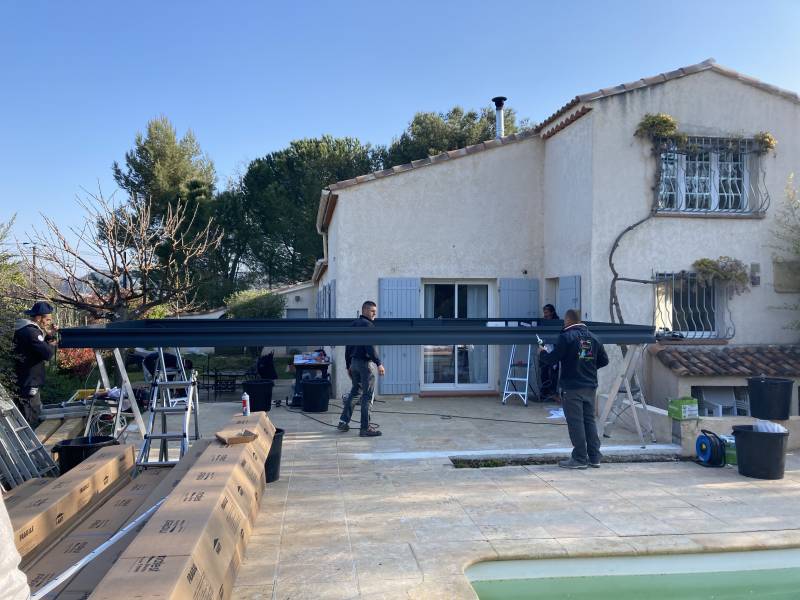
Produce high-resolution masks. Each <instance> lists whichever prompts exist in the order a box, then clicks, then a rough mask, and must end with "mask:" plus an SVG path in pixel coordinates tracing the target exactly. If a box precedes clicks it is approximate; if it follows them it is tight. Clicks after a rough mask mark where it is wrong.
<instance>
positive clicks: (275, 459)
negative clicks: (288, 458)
mask: <svg viewBox="0 0 800 600" xmlns="http://www.w3.org/2000/svg"><path fill="white" fill-rule="evenodd" d="M283 434H284V431H283V429H281V428H280V427H276V428H275V435H274V436H272V446H270V447H269V454H268V455H267V462H266V463H264V469H265V470H266V474H267V483H272V482H273V481H278V479H280V478H281V450H282V449H283Z"/></svg>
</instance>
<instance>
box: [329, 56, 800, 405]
mask: <svg viewBox="0 0 800 600" xmlns="http://www.w3.org/2000/svg"><path fill="white" fill-rule="evenodd" d="M591 107H592V111H591V112H590V113H589V114H587V115H585V116H584V117H582V118H580V119H578V120H577V121H576V122H575V123H573V124H571V125H569V126H568V127H566V128H565V129H564V130H562V131H560V132H559V133H557V134H556V135H555V136H553V137H551V138H549V139H548V140H546V141H542V140H541V139H539V138H532V139H529V140H526V141H523V142H520V143H516V144H511V145H509V146H503V147H500V148H496V149H493V150H489V151H485V152H480V153H477V154H473V155H469V156H467V157H465V158H461V159H457V160H452V161H448V162H446V163H442V164H438V165H433V166H430V167H425V168H420V169H416V170H413V171H411V172H407V173H403V174H401V175H398V176H393V177H388V178H385V179H378V180H375V181H372V182H367V183H364V184H361V185H358V186H355V187H351V188H346V189H343V190H340V191H339V192H338V194H339V201H338V204H337V207H336V212H335V214H334V217H333V221H332V223H331V226H330V228H329V232H328V271H327V273H326V274H325V275H324V277H323V280H322V281H321V283H325V282H326V281H329V280H331V279H336V295H337V301H336V305H337V316H340V317H351V316H354V315H355V314H356V313H357V312H358V307H359V306H360V305H361V302H362V301H363V300H364V299H365V298H373V299H377V294H378V279H379V278H380V277H421V278H423V279H425V278H431V279H434V278H454V279H470V278H475V279H481V280H496V278H497V277H521V276H522V272H523V271H524V270H525V271H527V273H528V276H530V277H535V278H538V279H539V281H540V283H541V288H542V300H545V299H547V300H551V299H552V298H549V297H548V294H547V285H546V281H547V279H548V278H557V277H563V276H569V275H580V276H581V288H582V289H581V309H582V313H583V315H584V318H587V319H591V320H597V321H608V320H609V318H610V317H609V312H608V301H609V283H610V280H611V274H610V271H609V267H608V252H609V250H610V248H611V245H612V243H613V241H614V239H615V238H616V236H617V235H618V234H619V233H620V232H621V231H622V230H623V229H624V228H626V227H627V226H629V225H630V224H632V223H634V222H635V221H637V220H639V219H640V218H642V217H644V216H646V215H647V214H648V212H649V211H650V207H651V205H652V202H653V187H654V185H655V183H656V182H655V174H656V166H657V165H656V158H655V157H654V156H653V155H652V153H651V145H650V142H648V141H646V140H642V139H640V138H636V137H634V136H633V132H634V131H635V129H636V127H637V125H638V123H639V121H640V120H641V118H642V117H643V116H644V115H645V114H646V113H657V112H666V113H668V114H670V115H672V116H674V117H675V118H676V119H677V121H678V123H679V126H680V130H681V131H683V132H685V133H687V134H689V135H706V136H714V137H728V136H752V135H754V134H755V133H757V132H759V131H769V132H771V133H773V135H775V137H776V138H777V140H778V147H777V151H775V152H771V153H769V154H768V155H767V156H765V157H764V158H763V167H764V169H765V172H766V180H765V183H766V186H767V189H768V190H769V194H770V196H771V198H772V205H771V207H770V209H769V210H768V212H767V215H766V217H765V218H763V219H730V218H697V217H655V218H653V219H651V220H650V221H648V222H647V223H645V224H644V225H642V226H641V227H639V228H638V229H636V230H635V231H633V232H631V233H629V234H628V235H627V236H626V237H625V238H624V240H623V242H622V245H621V246H620V248H619V250H618V251H617V254H616V256H615V264H616V265H617V268H618V270H619V272H620V273H621V274H622V275H623V276H627V277H634V278H642V279H647V278H649V277H650V276H651V274H652V273H653V272H654V271H662V272H678V271H681V270H689V269H691V265H692V263H693V262H694V261H695V260H697V259H698V258H704V257H708V258H716V257H719V256H721V255H728V256H732V257H734V258H737V259H739V260H741V261H742V262H744V263H745V264H747V265H749V264H750V263H759V264H760V267H761V285H760V286H758V287H755V288H753V289H752V290H751V291H750V292H748V293H745V294H744V295H742V296H737V297H734V298H733V299H731V300H730V302H729V308H730V311H731V314H730V320H731V321H732V322H733V324H734V325H735V328H736V335H735V337H734V339H733V340H732V342H733V343H747V344H757V343H789V342H794V341H796V340H797V334H796V333H795V332H794V331H793V330H791V329H789V328H788V327H787V326H788V325H789V323H790V322H791V321H792V320H793V314H792V312H790V311H787V310H785V309H783V308H782V307H783V306H785V305H787V304H793V303H796V302H797V301H798V300H800V298H798V294H777V293H775V291H774V287H773V267H772V258H773V255H774V253H775V250H774V248H772V247H771V244H772V242H773V240H774V234H773V232H774V230H775V227H776V215H777V213H778V211H779V209H780V207H781V204H782V203H783V200H784V187H785V184H786V179H787V177H788V175H789V174H790V173H792V172H794V171H796V170H797V169H798V167H799V166H800V160H798V159H800V135H798V134H800V106H798V105H797V104H795V103H793V102H791V101H789V100H787V99H785V98H782V97H780V96H777V95H773V94H769V93H767V92H764V91H762V90H760V89H757V88H755V87H752V86H749V85H746V84H743V83H741V82H739V81H736V80H734V79H731V78H729V77H725V76H723V75H720V74H718V73H714V72H711V71H705V72H701V73H697V74H694V75H691V76H687V77H683V78H680V79H676V80H672V81H669V82H667V83H664V84H659V85H654V86H651V87H648V88H644V89H641V90H637V91H633V92H629V93H626V94H620V95H617V96H612V97H609V98H605V99H601V100H598V101H595V102H593V103H592V104H591ZM619 292H620V300H621V303H622V309H623V312H624V317H625V320H626V322H629V323H644V324H651V323H652V322H653V311H654V290H653V286H651V285H642V284H632V283H620V285H619ZM492 293H493V294H495V295H496V293H497V291H496V287H495V288H494V289H493V290H492ZM490 304H493V305H494V306H497V298H496V297H495V298H494V302H493V303H490ZM609 354H610V355H611V356H612V359H613V360H614V363H613V364H612V366H611V367H610V368H608V369H604V370H603V371H602V372H601V389H607V387H608V386H609V384H610V380H611V378H612V375H613V374H614V372H615V367H616V366H617V364H618V360H619V353H618V351H617V350H616V348H609ZM640 374H641V375H642V377H643V378H644V379H645V385H649V382H647V381H646V380H647V379H648V378H651V377H652V376H653V374H652V372H648V371H647V370H646V369H643V370H642V371H641V372H640ZM670 385H671V384H670ZM670 385H667V387H668V388H670V389H671V387H670ZM341 391H343V390H340V392H341ZM659 394H660V392H659Z"/></svg>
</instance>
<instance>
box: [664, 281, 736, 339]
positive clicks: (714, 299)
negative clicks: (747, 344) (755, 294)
mask: <svg viewBox="0 0 800 600" xmlns="http://www.w3.org/2000/svg"><path fill="white" fill-rule="evenodd" d="M653 281H654V284H655V285H654V288H655V309H654V313H653V316H654V326H655V328H656V336H657V337H659V338H666V339H731V338H732V337H733V336H734V335H735V334H736V327H735V325H734V323H733V318H732V316H731V312H730V308H729V306H728V302H729V300H730V299H731V298H732V296H733V288H732V285H729V284H723V283H720V282H715V283H711V284H708V285H704V284H703V283H702V282H701V281H700V280H699V279H698V277H697V274H696V273H692V272H688V271H682V272H679V273H655V274H654V276H653Z"/></svg>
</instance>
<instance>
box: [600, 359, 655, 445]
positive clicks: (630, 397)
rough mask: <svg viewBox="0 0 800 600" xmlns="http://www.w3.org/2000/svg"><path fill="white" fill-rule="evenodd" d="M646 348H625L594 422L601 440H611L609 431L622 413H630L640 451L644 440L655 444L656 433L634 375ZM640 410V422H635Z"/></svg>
mask: <svg viewBox="0 0 800 600" xmlns="http://www.w3.org/2000/svg"><path fill="white" fill-rule="evenodd" d="M646 348H647V344H635V345H631V346H628V347H627V350H625V357H624V358H623V359H622V365H621V368H620V371H619V373H617V375H616V377H615V378H614V381H613V383H612V384H611V390H610V391H609V394H608V397H607V398H606V400H605V403H604V404H603V408H602V410H601V412H600V418H599V419H598V423H597V426H598V433H599V434H600V435H602V436H604V437H611V428H612V427H613V426H614V425H615V424H616V423H617V421H618V420H619V419H620V417H621V416H622V415H623V414H625V413H626V412H630V414H631V417H632V419H633V426H634V429H635V430H636V433H637V434H638V436H639V440H640V441H641V444H642V446H641V447H642V448H646V447H647V440H648V439H649V440H650V442H651V443H655V442H656V433H655V429H654V428H653V421H652V419H651V418H650V412H649V410H648V406H647V400H646V399H645V397H644V391H643V390H644V388H643V387H642V384H641V382H640V381H639V376H638V375H637V373H636V369H637V368H638V366H639V363H640V361H641V360H642V357H643V356H644V352H645V350H646ZM640 411H641V413H642V417H643V419H642V420H640V419H639V412H640Z"/></svg>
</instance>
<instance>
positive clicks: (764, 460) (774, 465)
mask: <svg viewBox="0 0 800 600" xmlns="http://www.w3.org/2000/svg"><path fill="white" fill-rule="evenodd" d="M733 437H734V438H736V463H737V466H738V467H739V474H741V475H744V476H745V477H755V478H756V479H783V471H784V468H785V466H786V441H787V440H788V439H789V432H788V431H787V432H786V433H769V432H761V431H754V430H753V426H752V425H734V426H733Z"/></svg>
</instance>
